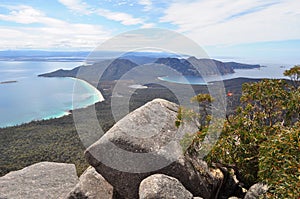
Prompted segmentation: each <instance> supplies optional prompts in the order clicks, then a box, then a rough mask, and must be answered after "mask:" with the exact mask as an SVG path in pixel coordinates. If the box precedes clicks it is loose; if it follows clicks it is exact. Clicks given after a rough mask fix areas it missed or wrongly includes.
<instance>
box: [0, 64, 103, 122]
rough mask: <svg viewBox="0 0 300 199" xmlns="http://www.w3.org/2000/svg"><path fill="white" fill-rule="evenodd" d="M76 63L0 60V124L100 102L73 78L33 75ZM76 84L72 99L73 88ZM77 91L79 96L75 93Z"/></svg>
mask: <svg viewBox="0 0 300 199" xmlns="http://www.w3.org/2000/svg"><path fill="white" fill-rule="evenodd" d="M80 64H81V63H80V62H31V61H24V62H16V61H0V82H5V81H17V82H16V83H7V84H0V127H7V126H14V125H18V124H22V123H27V122H30V121H33V120H42V119H49V118H58V117H61V116H63V115H66V114H68V112H69V110H73V109H75V108H83V107H86V106H88V105H91V104H94V103H96V102H98V101H102V100H103V97H102V95H101V93H100V92H99V91H98V90H97V89H96V88H94V87H93V86H91V85H90V84H88V83H86V82H84V81H80V80H76V79H73V78H44V77H37V75H39V74H42V73H46V72H51V71H54V70H57V69H61V68H62V69H72V68H74V67H76V66H78V65H80ZM75 84H76V101H73V99H72V98H73V88H74V85H75ZM78 93H80V95H79V96H78Z"/></svg>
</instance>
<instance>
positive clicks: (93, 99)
mask: <svg viewBox="0 0 300 199" xmlns="http://www.w3.org/2000/svg"><path fill="white" fill-rule="evenodd" d="M64 78H68V79H72V80H73V81H74V86H73V95H72V99H71V101H72V103H71V104H70V108H68V109H65V110H61V111H59V110H58V111H57V113H56V114H52V115H48V116H45V117H43V118H38V119H32V120H27V121H25V120H24V121H21V122H20V121H19V122H16V123H7V124H4V125H3V126H0V129H5V128H10V127H17V126H21V125H25V124H29V123H31V122H39V121H45V120H52V119H58V118H62V117H64V116H68V115H71V114H72V112H73V111H74V110H77V109H83V108H88V107H89V106H93V105H95V104H96V103H98V102H102V101H104V100H105V99H104V97H103V95H102V93H101V92H100V91H99V90H98V89H97V88H95V87H94V86H92V85H91V84H90V83H88V82H87V81H85V80H82V79H78V78H73V77H64ZM5 82H6V83H5V84H9V83H15V82H17V81H5ZM77 83H79V84H82V85H83V86H84V87H85V88H86V89H87V90H88V93H93V94H92V95H91V96H90V97H89V98H86V99H84V103H82V101H79V102H78V103H76V102H74V100H76V96H75V98H74V89H75V87H76V84H77ZM0 84H3V82H0Z"/></svg>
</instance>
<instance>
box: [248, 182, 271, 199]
mask: <svg viewBox="0 0 300 199" xmlns="http://www.w3.org/2000/svg"><path fill="white" fill-rule="evenodd" d="M267 191H268V186H267V185H264V184H262V183H256V184H254V185H252V186H251V187H250V189H249V190H248V191H247V193H246V195H245V197H244V199H258V198H259V197H260V196H261V195H263V194H265V193H266V192H267Z"/></svg>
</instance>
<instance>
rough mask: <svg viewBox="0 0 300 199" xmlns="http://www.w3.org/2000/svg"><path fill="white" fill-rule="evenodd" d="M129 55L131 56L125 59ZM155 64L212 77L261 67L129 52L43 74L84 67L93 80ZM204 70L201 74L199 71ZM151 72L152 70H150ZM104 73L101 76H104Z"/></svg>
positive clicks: (70, 72)
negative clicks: (122, 55)
mask: <svg viewBox="0 0 300 199" xmlns="http://www.w3.org/2000/svg"><path fill="white" fill-rule="evenodd" d="M125 58H127V59H125ZM141 64H155V65H156V66H160V65H162V64H163V65H166V66H169V67H170V68H172V69H174V70H176V71H177V72H178V73H179V74H181V75H184V76H197V77H201V76H210V75H217V74H221V75H225V74H231V73H234V69H237V68H238V69H241V68H245V69H249V68H257V67H260V66H259V65H249V64H241V63H235V62H227V63H224V62H221V61H217V60H213V59H197V58H195V57H190V58H188V59H179V58H154V57H144V56H136V55H127V57H126V56H125V57H123V58H119V59H115V60H103V61H100V62H97V63H94V64H91V65H86V66H79V67H76V68H74V69H72V70H57V71H54V72H51V73H47V74H42V75H40V76H43V77H76V76H77V73H78V71H79V70H80V78H81V79H86V80H89V81H91V80H92V81H95V82H97V81H99V79H101V80H118V79H120V78H121V77H122V76H123V75H124V74H125V73H126V72H128V71H130V70H131V69H133V68H135V67H137V66H139V65H141ZM199 71H200V73H201V74H200V73H199ZM150 72H151V71H150ZM101 74H102V76H101V77H100V75H101Z"/></svg>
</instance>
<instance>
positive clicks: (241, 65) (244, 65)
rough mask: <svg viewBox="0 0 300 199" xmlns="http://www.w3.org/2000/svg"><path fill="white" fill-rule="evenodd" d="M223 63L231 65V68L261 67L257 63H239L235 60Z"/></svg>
mask: <svg viewBox="0 0 300 199" xmlns="http://www.w3.org/2000/svg"><path fill="white" fill-rule="evenodd" d="M224 64H225V65H226V66H230V67H232V68H233V69H254V68H260V67H261V66H260V65H259V64H241V63H237V62H224Z"/></svg>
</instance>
